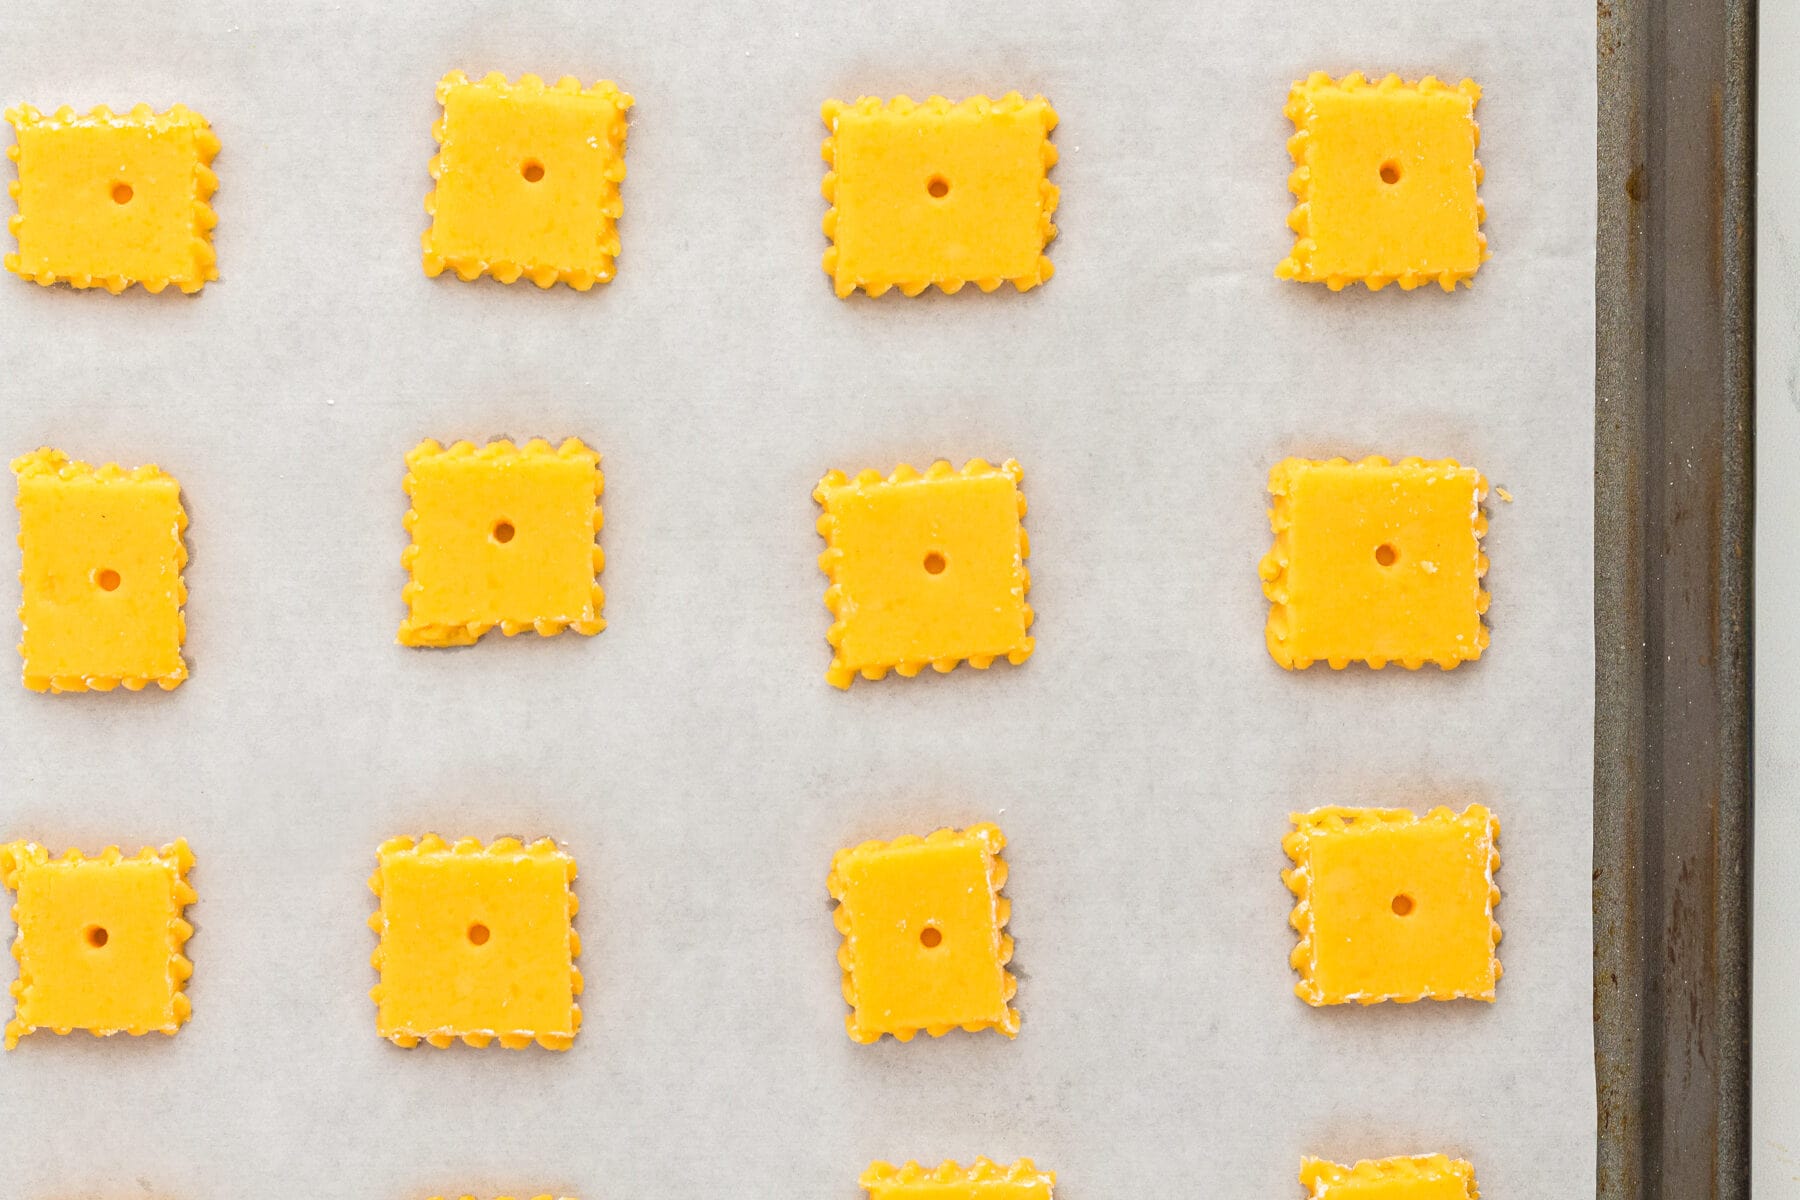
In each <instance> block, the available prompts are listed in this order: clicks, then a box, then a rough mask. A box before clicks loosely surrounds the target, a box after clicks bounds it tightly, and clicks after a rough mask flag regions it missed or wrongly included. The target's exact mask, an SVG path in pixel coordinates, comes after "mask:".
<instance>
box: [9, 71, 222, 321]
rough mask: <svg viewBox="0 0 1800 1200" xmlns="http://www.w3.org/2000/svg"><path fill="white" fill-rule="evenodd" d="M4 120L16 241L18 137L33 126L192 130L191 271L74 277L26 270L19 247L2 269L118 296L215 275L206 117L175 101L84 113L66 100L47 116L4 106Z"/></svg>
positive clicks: (186, 286)
mask: <svg viewBox="0 0 1800 1200" xmlns="http://www.w3.org/2000/svg"><path fill="white" fill-rule="evenodd" d="M5 117H6V121H7V123H8V124H10V125H11V126H12V127H13V131H14V135H15V136H14V139H13V144H12V145H10V146H8V147H7V148H6V157H7V158H8V159H10V160H11V161H12V164H13V171H14V175H15V178H14V179H13V181H12V182H11V183H9V184H8V185H7V189H6V190H7V194H8V195H10V196H11V197H12V199H13V206H14V209H15V211H14V213H13V215H12V216H11V217H9V218H8V219H7V222H6V228H7V230H8V232H10V233H11V234H12V235H13V238H14V241H15V242H18V240H19V231H20V230H21V229H23V228H24V226H25V213H24V211H23V210H21V209H19V208H18V203H19V193H20V192H21V190H22V189H23V184H22V182H21V180H22V179H23V175H22V168H21V167H20V166H19V159H20V154H21V151H20V149H19V145H20V140H19V139H20V135H23V133H24V132H25V130H26V129H28V128H30V127H32V126H38V125H47V126H54V127H59V128H77V127H80V126H84V125H94V124H113V125H135V126H139V127H142V128H145V129H147V130H150V131H152V132H158V133H160V132H166V131H169V130H173V129H190V130H192V131H193V133H194V151H195V156H194V224H193V235H194V240H193V254H194V265H193V271H192V273H191V274H186V275H159V276H152V277H150V278H148V279H137V278H134V277H132V276H129V275H77V274H63V273H61V272H58V271H54V270H46V271H40V272H36V273H33V272H29V271H27V270H25V267H24V257H23V255H24V249H23V245H22V244H21V245H20V249H19V250H18V251H16V252H14V253H12V254H8V255H6V256H4V258H3V259H0V262H3V263H4V265H5V267H6V269H7V270H8V271H11V272H12V273H13V274H14V275H17V276H19V278H21V279H29V280H31V281H32V282H34V283H37V284H40V285H42V286H44V287H49V286H51V285H52V284H57V283H66V284H68V285H69V286H70V287H74V288H94V287H103V288H105V289H106V290H107V291H109V292H111V293H112V294H113V295H115V296H116V295H118V294H119V293H120V292H123V291H124V290H125V289H126V288H128V287H131V286H132V285H133V284H136V285H138V286H140V287H142V288H143V289H144V290H145V291H147V292H151V293H156V292H160V291H162V290H163V289H164V288H166V287H168V286H169V285H170V284H171V283H172V284H174V285H175V286H176V287H178V288H180V289H181V290H182V291H183V292H185V293H187V294H189V295H192V294H194V293H195V292H198V291H199V290H200V289H201V288H203V287H205V286H206V284H207V283H208V282H209V281H210V280H214V279H217V278H218V277H219V267H218V255H217V253H216V252H215V251H214V250H213V244H212V231H213V228H214V227H215V226H217V225H218V223H219V216H218V214H217V213H215V212H214V211H213V209H212V205H211V204H209V203H208V201H209V200H211V199H212V196H213V193H214V192H217V191H218V190H219V177H218V176H217V175H215V174H213V170H212V161H213V159H214V158H215V157H217V155H218V153H219V139H218V136H217V135H216V134H214V133H213V131H212V126H211V125H210V124H208V123H207V120H206V118H205V117H203V116H201V115H200V114H199V113H197V112H195V111H193V110H192V109H190V108H188V107H187V106H186V105H183V104H177V105H174V106H172V107H171V108H170V109H169V110H168V111H167V112H163V113H158V112H156V111H155V110H154V109H152V108H151V107H150V106H149V105H148V104H136V105H133V106H132V107H131V109H130V110H129V111H128V112H125V113H123V114H120V113H114V112H113V111H112V110H111V109H110V108H108V107H107V106H106V105H104V104H99V105H95V106H94V107H93V108H91V109H89V110H88V111H87V112H85V113H77V112H76V111H75V110H74V108H72V107H71V106H69V105H67V104H65V105H63V106H62V107H61V108H58V109H57V110H56V111H55V112H53V113H51V114H50V115H49V116H45V115H44V114H43V112H42V111H41V110H39V109H37V108H34V107H33V106H31V105H29V104H19V105H14V106H13V107H11V108H9V109H7V110H6V113H5Z"/></svg>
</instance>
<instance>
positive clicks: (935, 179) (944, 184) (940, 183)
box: [925, 175, 950, 200]
mask: <svg viewBox="0 0 1800 1200" xmlns="http://www.w3.org/2000/svg"><path fill="white" fill-rule="evenodd" d="M925 191H926V192H927V193H929V194H930V196H931V198H932V199H933V200H942V199H943V198H944V197H945V196H948V195H949V194H950V181H949V180H948V179H945V178H944V177H943V176H942V175H933V176H932V177H931V178H930V179H928V180H926V181H925Z"/></svg>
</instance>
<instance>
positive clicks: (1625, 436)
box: [1594, 0, 1756, 1200]
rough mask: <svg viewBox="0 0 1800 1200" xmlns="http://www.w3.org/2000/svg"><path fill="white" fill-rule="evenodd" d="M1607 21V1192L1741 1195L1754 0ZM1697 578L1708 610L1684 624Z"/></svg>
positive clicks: (1603, 21)
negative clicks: (1687, 604) (1686, 610)
mask: <svg viewBox="0 0 1800 1200" xmlns="http://www.w3.org/2000/svg"><path fill="white" fill-rule="evenodd" d="M1596 15H1597V19H1598V30H1597V32H1598V49H1599V55H1598V58H1599V75H1600V77H1599V95H1600V111H1599V114H1598V118H1599V139H1598V142H1599V163H1598V176H1599V196H1600V201H1599V203H1600V211H1599V221H1598V231H1599V232H1598V237H1599V245H1598V247H1597V249H1598V254H1597V260H1596V268H1595V288H1596V292H1597V295H1596V301H1597V304H1596V322H1597V327H1596V340H1597V347H1596V348H1597V357H1596V364H1597V365H1596V378H1595V389H1596V407H1595V419H1596V429H1595V437H1596V456H1595V498H1594V499H1595V532H1596V544H1595V614H1594V619H1595V644H1596V647H1597V654H1596V664H1595V669H1596V674H1595V700H1596V704H1595V710H1596V711H1595V751H1594V1026H1595V1074H1596V1084H1597V1091H1598V1114H1599V1160H1598V1172H1597V1178H1596V1192H1597V1194H1598V1195H1599V1196H1601V1197H1604V1198H1606V1200H1624V1198H1626V1197H1660V1196H1665V1195H1666V1196H1694V1197H1699V1196H1710V1197H1716V1198H1719V1200H1726V1198H1731V1200H1737V1198H1741V1197H1748V1196H1749V1195H1750V1177H1749V1152H1748V1147H1749V1128H1748V1124H1749V1086H1748V1080H1749V1037H1750V1028H1749V1000H1748V994H1749V988H1748V984H1749V972H1750V958H1749V855H1750V842H1749V832H1750V823H1749V816H1750V806H1751V783H1750V771H1749V718H1750V692H1749V661H1750V659H1749V649H1750V638H1751V630H1750V619H1749V612H1750V586H1751V567H1750V531H1751V496H1752V494H1753V490H1752V479H1751V464H1752V461H1753V460H1752V457H1751V437H1752V435H1751V432H1750V431H1751V429H1752V428H1753V422H1752V419H1751V417H1752V412H1753V404H1754V400H1753V395H1752V386H1751V380H1752V378H1753V375H1752V372H1753V355H1754V345H1753V337H1754V335H1753V328H1754V325H1753V303H1754V300H1753V298H1754V284H1753V277H1752V264H1753V262H1754V257H1753V254H1754V241H1753V215H1752V214H1753V211H1754V208H1753V205H1754V201H1753V194H1754V193H1753V189H1754V179H1755V174H1754V170H1755V168H1754V161H1753V146H1754V130H1753V122H1754V115H1753V114H1754V93H1755V53H1754V46H1755V20H1756V14H1755V4H1754V0H1597V4H1596ZM1696 195H1697V196H1699V197H1701V198H1702V202H1698V203H1696V202H1693V200H1692V199H1689V200H1688V202H1686V203H1683V202H1682V199H1681V198H1691V197H1694V196H1696ZM1695 259H1697V260H1698V261H1694V262H1692V264H1691V265H1692V266H1694V267H1696V268H1698V269H1697V270H1684V268H1686V267H1688V266H1689V265H1690V260H1695ZM1696 517H1698V519H1695V518H1696ZM1684 585H1687V586H1686V590H1685V591H1684V590H1683V588H1684ZM1697 592H1698V593H1701V599H1700V601H1699V602H1700V603H1701V604H1702V605H1704V606H1705V608H1704V609H1703V611H1702V613H1701V616H1702V617H1703V618H1704V619H1702V620H1699V621H1695V620H1683V619H1682V618H1683V617H1684V616H1687V615H1688V614H1686V613H1685V612H1684V611H1683V606H1684V603H1687V602H1691V601H1692V597H1693V596H1694V594H1695V593H1697ZM1671 610H1673V611H1671ZM1670 754H1674V755H1676V756H1677V758H1676V759H1674V760H1673V761H1671V760H1670V758H1669V757H1668V756H1669V755H1670Z"/></svg>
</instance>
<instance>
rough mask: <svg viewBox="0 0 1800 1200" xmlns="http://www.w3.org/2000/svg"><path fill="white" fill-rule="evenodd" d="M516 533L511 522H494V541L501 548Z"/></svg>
mask: <svg viewBox="0 0 1800 1200" xmlns="http://www.w3.org/2000/svg"><path fill="white" fill-rule="evenodd" d="M517 532H518V530H516V529H514V528H513V524H512V522H511V521H496V522H494V540H495V541H496V542H499V543H500V544H501V545H502V546H504V545H506V543H508V542H510V541H512V540H513V534H515V533H517Z"/></svg>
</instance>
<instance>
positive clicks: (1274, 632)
mask: <svg viewBox="0 0 1800 1200" xmlns="http://www.w3.org/2000/svg"><path fill="white" fill-rule="evenodd" d="M1353 465H1354V466H1356V467H1371V468H1373V467H1423V468H1426V469H1429V470H1446V471H1467V472H1469V473H1471V474H1473V475H1474V477H1475V479H1474V484H1475V503H1474V511H1473V516H1472V518H1471V520H1472V521H1473V523H1474V529H1475V624H1476V633H1475V651H1474V653H1472V654H1469V655H1466V656H1461V657H1458V656H1455V655H1452V656H1450V657H1447V658H1446V657H1439V656H1434V655H1418V656H1408V657H1404V658H1398V659H1388V658H1377V657H1362V656H1357V655H1344V656H1340V657H1327V658H1325V659H1324V660H1323V661H1324V662H1325V663H1326V664H1327V665H1329V666H1330V667H1331V669H1332V670H1334V671H1341V670H1343V669H1344V668H1346V667H1348V666H1349V665H1350V664H1351V663H1353V662H1360V663H1364V664H1366V665H1367V666H1368V667H1369V668H1370V669H1371V670H1375V671H1379V670H1381V669H1382V668H1384V667H1386V666H1387V665H1388V663H1390V662H1398V663H1399V664H1400V665H1401V666H1402V667H1405V668H1406V669H1407V670H1409V671H1416V670H1418V669H1419V668H1420V667H1423V666H1424V665H1425V664H1426V663H1428V662H1429V663H1435V664H1436V665H1437V666H1438V667H1440V668H1441V669H1443V670H1445V671H1450V670H1454V669H1455V668H1456V667H1457V666H1459V665H1461V664H1462V663H1465V662H1475V661H1477V660H1479V659H1480V658H1481V655H1482V652H1483V651H1485V650H1486V649H1487V648H1488V644H1489V643H1490V642H1491V641H1492V636H1491V633H1490V631H1489V629H1488V626H1487V622H1486V621H1485V620H1483V619H1482V618H1483V617H1484V616H1485V615H1486V614H1487V610H1488V606H1489V604H1490V603H1492V601H1493V595H1492V594H1491V593H1490V592H1489V591H1488V590H1487V589H1486V588H1485V587H1483V586H1482V584H1481V581H1482V580H1483V579H1486V578H1487V572H1488V557H1487V554H1486V553H1484V552H1483V551H1482V548H1481V540H1482V539H1483V538H1485V537H1486V536H1487V532H1488V521H1487V514H1486V513H1485V512H1484V511H1483V510H1482V507H1481V503H1482V501H1484V500H1486V499H1487V493H1488V481H1487V477H1486V476H1484V475H1483V474H1482V473H1481V472H1480V471H1478V470H1476V469H1475V468H1474V467H1465V466H1463V465H1462V464H1461V463H1459V462H1457V461H1456V460H1455V459H1454V458H1437V459H1425V458H1418V457H1411V458H1403V459H1400V460H1399V461H1398V462H1390V461H1388V460H1387V459H1386V458H1383V457H1382V456H1381V455H1379V454H1371V455H1369V456H1368V457H1367V458H1364V459H1362V460H1360V461H1358V462H1356V463H1354V464H1352V463H1351V462H1350V460H1348V459H1346V458H1284V459H1282V460H1281V461H1280V462H1278V463H1276V464H1275V465H1274V466H1273V467H1271V468H1270V469H1269V495H1271V496H1273V497H1274V500H1273V502H1272V503H1271V504H1270V507H1269V526H1270V528H1271V529H1272V530H1273V532H1274V534H1275V542H1274V545H1273V546H1271V547H1270V549H1269V552H1268V553H1267V554H1265V555H1263V557H1262V561H1261V562H1260V563H1258V564H1257V574H1258V575H1260V576H1261V577H1262V587H1263V595H1264V596H1265V597H1266V598H1267V599H1268V601H1269V619H1268V621H1267V623H1265V624H1264V626H1263V638H1264V641H1265V642H1266V643H1267V645H1268V648H1269V657H1271V658H1273V659H1274V660H1275V661H1276V662H1277V663H1278V664H1280V665H1281V667H1282V668H1283V669H1284V670H1289V671H1295V670H1298V671H1304V670H1306V669H1307V668H1308V667H1310V666H1312V665H1313V664H1314V663H1316V662H1319V661H1321V660H1320V659H1317V658H1307V657H1305V656H1304V655H1299V654H1295V653H1293V651H1292V650H1290V649H1289V648H1288V645H1287V627H1288V609H1287V566H1288V529H1289V528H1290V526H1291V525H1292V524H1293V519H1292V517H1291V516H1290V515H1289V513H1288V486H1289V482H1290V480H1291V479H1292V478H1293V476H1294V474H1295V473H1296V472H1298V471H1301V470H1306V469H1310V468H1314V467H1348V466H1353Z"/></svg>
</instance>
